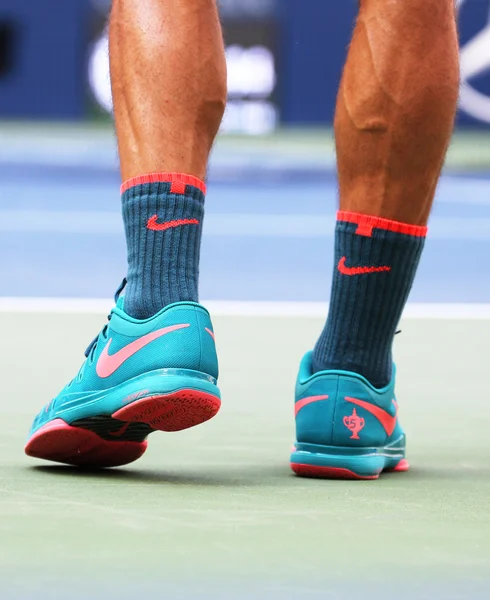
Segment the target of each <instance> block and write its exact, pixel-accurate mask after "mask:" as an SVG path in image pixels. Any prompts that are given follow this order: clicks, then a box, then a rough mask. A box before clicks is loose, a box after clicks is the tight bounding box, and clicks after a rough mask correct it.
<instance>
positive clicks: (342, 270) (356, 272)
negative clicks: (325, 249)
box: [337, 256, 391, 276]
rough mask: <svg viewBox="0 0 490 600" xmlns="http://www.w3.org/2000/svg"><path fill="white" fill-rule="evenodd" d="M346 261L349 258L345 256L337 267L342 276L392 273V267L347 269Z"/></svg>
mask: <svg viewBox="0 0 490 600" xmlns="http://www.w3.org/2000/svg"><path fill="white" fill-rule="evenodd" d="M346 260H347V257H346V256H343V257H342V258H341V259H340V260H339V264H338V265H337V269H338V270H339V272H340V273H342V275H350V276H352V275H367V274H369V273H382V272H389V271H391V267H347V266H346V265H345V261H346Z"/></svg>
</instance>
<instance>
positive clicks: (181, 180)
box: [121, 173, 206, 194]
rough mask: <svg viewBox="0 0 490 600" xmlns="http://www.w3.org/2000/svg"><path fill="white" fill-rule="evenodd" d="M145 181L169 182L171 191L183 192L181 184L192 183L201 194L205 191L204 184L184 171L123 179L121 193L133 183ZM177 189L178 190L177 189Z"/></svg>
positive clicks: (143, 182)
mask: <svg viewBox="0 0 490 600" xmlns="http://www.w3.org/2000/svg"><path fill="white" fill-rule="evenodd" d="M145 183H171V184H172V187H173V189H174V192H173V193H184V192H185V189H184V192H182V191H181V190H182V186H181V185H180V186H179V185H178V184H182V185H184V186H185V185H192V186H194V187H196V188H198V189H200V190H201V192H202V193H203V194H205V193H206V184H205V183H204V181H201V180H200V179H198V178H197V177H194V175H186V174H185V173H148V174H147V175H139V176H138V177H132V178H131V179H128V180H127V181H125V182H124V183H123V184H122V186H121V194H124V192H125V191H127V190H129V188H132V187H134V186H135V185H143V184H145ZM177 190H178V191H177Z"/></svg>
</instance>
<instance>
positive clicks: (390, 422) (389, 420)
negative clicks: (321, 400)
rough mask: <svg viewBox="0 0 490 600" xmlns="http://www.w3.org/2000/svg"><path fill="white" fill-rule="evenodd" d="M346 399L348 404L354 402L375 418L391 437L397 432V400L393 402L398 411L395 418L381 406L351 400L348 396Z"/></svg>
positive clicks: (356, 399) (357, 399) (354, 399)
mask: <svg viewBox="0 0 490 600" xmlns="http://www.w3.org/2000/svg"><path fill="white" fill-rule="evenodd" d="M345 399H346V400H347V402H352V404H356V405H357V406H360V407H361V408H363V409H364V410H367V411H368V412H369V413H371V414H372V415H373V416H375V417H376V418H377V419H378V421H379V422H380V423H381V425H382V426H383V428H384V430H385V431H386V433H387V434H388V435H391V434H392V433H393V432H394V431H395V427H396V420H397V419H398V404H397V403H396V401H395V400H392V402H393V404H394V405H395V409H396V412H395V415H394V416H393V415H390V413H389V412H387V411H386V410H383V409H382V408H380V407H379V406H376V405H375V404H371V403H370V402H365V401H364V400H359V398H349V397H348V396H346V397H345Z"/></svg>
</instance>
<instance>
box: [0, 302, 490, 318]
mask: <svg viewBox="0 0 490 600" xmlns="http://www.w3.org/2000/svg"><path fill="white" fill-rule="evenodd" d="M203 304H204V305H205V306H206V307H207V308H208V309H209V311H210V312H211V313H212V314H213V315H216V316H236V317H296V318H309V317H321V318H325V316H326V314H327V310H328V305H327V304H326V303H325V304H324V303H323V302H241V301H233V300H210V301H208V302H206V301H205V300H203ZM112 305H113V302H112V300H110V299H107V300H104V299H98V298H15V297H3V298H0V313H45V314H46V313H50V314H96V315H99V314H107V313H108V312H109V311H110V309H111V307H112ZM403 316H404V318H406V319H464V320H478V319H490V304H476V303H475V304H472V303H468V304H463V303H461V304H455V303H409V304H408V305H407V307H406V309H405V312H404V314H403Z"/></svg>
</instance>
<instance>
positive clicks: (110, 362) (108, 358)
mask: <svg viewBox="0 0 490 600" xmlns="http://www.w3.org/2000/svg"><path fill="white" fill-rule="evenodd" d="M185 327H190V324H189V323H187V324H182V325H172V326H171V327H164V328H163V329H157V330H156V331H152V332H151V333H147V334H146V335H144V336H142V337H140V338H139V339H137V340H135V341H134V342H131V343H130V344H128V345H127V346H124V348H121V349H120V350H118V351H117V352H116V353H115V354H112V355H110V354H109V346H110V345H111V343H112V338H111V339H109V340H108V342H107V344H106V346H105V348H104V350H102V354H101V355H100V356H99V360H98V361H97V366H96V367H95V371H96V373H97V375H98V376H99V377H100V378H102V379H104V378H105V377H110V376H111V375H112V374H113V373H115V372H116V371H117V370H118V369H119V367H121V366H122V365H123V364H124V363H125V362H126V361H127V360H128V358H131V357H132V356H133V355H134V354H136V353H137V352H139V351H140V350H141V349H142V348H144V347H145V346H147V345H148V344H149V343H150V342H153V340H156V339H158V338H159V337H162V336H163V335H166V334H167V333H170V332H172V331H177V329H184V328H185Z"/></svg>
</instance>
